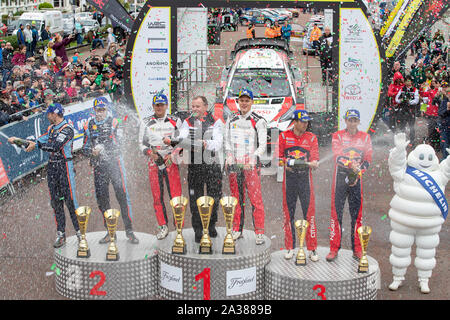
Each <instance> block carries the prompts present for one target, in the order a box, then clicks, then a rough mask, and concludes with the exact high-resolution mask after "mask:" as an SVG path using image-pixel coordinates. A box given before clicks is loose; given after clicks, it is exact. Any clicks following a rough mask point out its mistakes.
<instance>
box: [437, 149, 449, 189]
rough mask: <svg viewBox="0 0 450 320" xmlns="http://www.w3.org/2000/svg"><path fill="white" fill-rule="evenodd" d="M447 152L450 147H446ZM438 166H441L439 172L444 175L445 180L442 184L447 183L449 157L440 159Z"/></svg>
mask: <svg viewBox="0 0 450 320" xmlns="http://www.w3.org/2000/svg"><path fill="white" fill-rule="evenodd" d="M446 150H447V152H450V148H447V149H446ZM439 166H440V168H441V172H442V174H443V175H444V177H445V179H446V180H445V181H444V184H447V182H448V180H450V157H449V156H447V158H445V159H444V160H442V161H441V163H440V165H439Z"/></svg>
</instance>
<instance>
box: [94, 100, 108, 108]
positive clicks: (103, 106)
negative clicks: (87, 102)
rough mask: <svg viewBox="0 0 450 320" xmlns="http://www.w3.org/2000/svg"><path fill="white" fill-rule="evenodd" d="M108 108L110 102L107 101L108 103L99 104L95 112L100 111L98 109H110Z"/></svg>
mask: <svg viewBox="0 0 450 320" xmlns="http://www.w3.org/2000/svg"><path fill="white" fill-rule="evenodd" d="M108 107H109V102H108V101H106V102H100V103H98V104H97V105H96V106H95V107H94V110H98V109H108Z"/></svg>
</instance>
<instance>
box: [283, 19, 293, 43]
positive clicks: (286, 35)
mask: <svg viewBox="0 0 450 320" xmlns="http://www.w3.org/2000/svg"><path fill="white" fill-rule="evenodd" d="M291 31H292V26H291V25H290V24H289V21H287V20H285V21H284V26H283V27H281V34H282V37H283V39H284V40H286V42H287V44H288V46H289V45H290V44H291Z"/></svg>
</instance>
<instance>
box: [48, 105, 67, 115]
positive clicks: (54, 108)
mask: <svg viewBox="0 0 450 320" xmlns="http://www.w3.org/2000/svg"><path fill="white" fill-rule="evenodd" d="M46 113H57V114H60V115H63V114H64V108H63V106H62V105H61V104H59V103H52V104H51V105H49V106H48V108H47V111H46Z"/></svg>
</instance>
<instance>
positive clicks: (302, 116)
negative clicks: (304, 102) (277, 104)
mask: <svg viewBox="0 0 450 320" xmlns="http://www.w3.org/2000/svg"><path fill="white" fill-rule="evenodd" d="M292 119H293V120H300V121H302V122H306V121H310V120H311V117H310V116H309V114H308V111H306V110H295V111H294V113H293V114H292Z"/></svg>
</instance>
